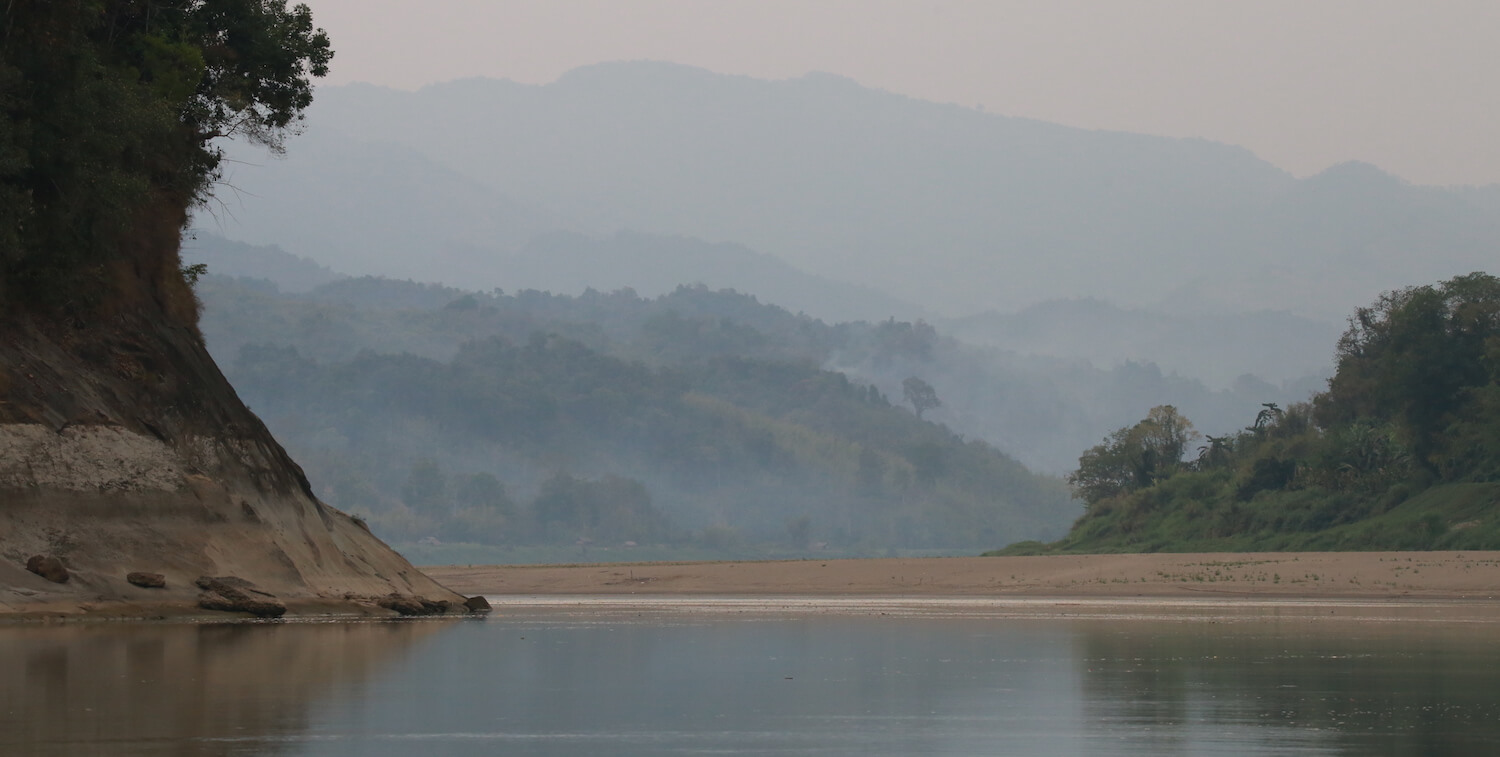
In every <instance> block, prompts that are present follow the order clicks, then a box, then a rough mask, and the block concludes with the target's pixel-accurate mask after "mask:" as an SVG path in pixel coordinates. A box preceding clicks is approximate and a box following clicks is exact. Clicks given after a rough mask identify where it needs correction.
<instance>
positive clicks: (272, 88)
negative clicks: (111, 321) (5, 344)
mask: <svg viewBox="0 0 1500 757" xmlns="http://www.w3.org/2000/svg"><path fill="white" fill-rule="evenodd" d="M3 12H4V16H3V23H0V274H3V276H0V302H3V301H6V300H12V299H16V298H18V297H22V296H24V297H27V298H31V299H41V300H44V301H46V300H51V301H53V302H54V303H55V302H56V301H58V300H63V299H67V300H69V301H76V300H78V299H79V298H80V297H81V296H83V295H85V294H87V293H86V292H83V293H80V290H87V289H88V288H89V285H90V284H93V285H94V288H95V289H97V288H98V285H100V284H103V283H106V282H107V281H108V280H109V277H110V276H111V275H112V272H113V271H116V270H118V269H117V268H114V267H112V265H111V264H112V263H116V262H118V261H119V260H120V259H121V258H127V257H129V258H133V259H132V260H131V262H133V263H134V264H135V265H136V268H137V269H138V270H141V271H142V272H143V274H144V276H145V278H146V279H147V281H148V283H154V282H153V278H156V277H159V276H160V275H170V274H175V273H176V272H177V267H176V249H175V245H164V244H163V242H162V239H161V236H160V235H161V234H162V233H163V232H161V231H160V229H162V228H169V229H170V231H171V232H173V233H177V232H180V229H181V225H182V224H183V223H184V222H185V221H186V210H187V208H188V207H190V206H191V205H192V204H193V203H196V202H202V201H204V200H205V199H206V198H207V197H208V195H209V192H210V189H211V187H212V184H213V182H214V180H215V179H216V178H217V177H218V176H219V164H220V160H221V159H222V150H221V148H220V147H218V145H217V143H216V141H215V140H218V139H219V138H222V137H233V136H239V137H243V138H246V139H249V140H250V141H252V142H255V143H258V144H262V145H265V146H268V147H269V148H271V149H272V150H279V149H281V147H282V144H283V140H284V138H285V137H286V135H287V134H289V133H291V132H293V131H294V130H295V128H296V125H297V123H298V121H299V119H300V118H301V117H302V113H303V111H304V110H305V109H306V108H307V107H308V105H310V104H311V103H312V85H311V80H312V78H315V77H320V76H323V75H325V74H326V73H327V72H328V63H329V61H330V59H331V58H332V56H333V52H332V50H331V48H330V46H329V41H328V36H327V35H326V34H325V33H324V32H323V31H322V30H321V29H316V28H315V27H314V26H313V22H312V13H311V11H310V10H309V9H308V8H307V6H306V5H296V6H292V7H288V6H287V3H286V0H69V1H67V2H59V1H58V0H11V2H8V3H6V4H5V6H4V11H3ZM142 237H149V239H142ZM164 246H169V247H170V248H171V249H169V250H163V247H164ZM155 269H162V270H165V271H166V274H162V273H161V272H160V271H158V270H155Z"/></svg>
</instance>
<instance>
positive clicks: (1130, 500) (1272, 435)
mask: <svg viewBox="0 0 1500 757" xmlns="http://www.w3.org/2000/svg"><path fill="white" fill-rule="evenodd" d="M1337 360H1338V362H1337V373H1336V374H1335V375H1334V377H1333V378H1332V379H1330V380H1329V384H1328V391H1326V392H1323V393H1321V394H1318V395H1316V396H1315V397H1314V398H1313V399H1312V401H1311V402H1308V403H1299V404H1296V405H1293V406H1291V407H1288V408H1286V409H1285V410H1283V409H1282V408H1281V407H1280V406H1279V405H1277V404H1275V403H1266V404H1265V405H1263V409H1262V410H1261V411H1260V412H1259V413H1258V414H1257V415H1256V417H1255V419H1254V422H1253V423H1252V424H1251V425H1250V426H1248V427H1247V428H1245V429H1244V430H1242V431H1240V432H1239V433H1237V434H1235V435H1232V436H1224V437H1208V443H1207V444H1206V445H1204V446H1202V447H1200V448H1199V454H1198V456H1197V459H1196V460H1195V461H1193V462H1192V463H1191V464H1186V465H1177V466H1175V469H1173V470H1166V469H1161V468H1159V467H1153V466H1151V465H1149V464H1148V462H1149V461H1150V460H1152V459H1158V460H1165V459H1170V460H1174V461H1175V460H1177V458H1175V457H1172V456H1171V450H1175V449H1180V447H1178V446H1176V445H1175V444H1173V445H1168V446H1167V448H1166V456H1165V457H1153V456H1151V455H1148V454H1146V453H1145V452H1144V451H1143V450H1145V449H1146V448H1147V447H1148V443H1146V442H1144V441H1141V440H1142V439H1143V438H1146V437H1149V434H1146V433H1143V432H1142V431H1141V429H1142V428H1143V427H1146V424H1148V423H1149V421H1150V419H1148V420H1147V421H1142V422H1141V424H1137V426H1134V427H1130V428H1122V429H1120V430H1118V431H1116V432H1115V433H1114V434H1112V435H1111V436H1110V437H1109V438H1107V439H1106V440H1105V442H1104V443H1103V444H1100V445H1098V446H1096V447H1094V448H1092V449H1090V450H1089V451H1087V452H1085V453H1084V455H1083V456H1082V457H1081V458H1080V459H1079V468H1078V470H1077V471H1075V472H1074V473H1073V474H1072V475H1070V476H1069V483H1071V484H1072V485H1073V486H1074V490H1075V492H1077V494H1078V495H1079V496H1080V497H1081V498H1083V499H1084V500H1085V501H1086V502H1087V503H1088V505H1089V510H1088V512H1087V513H1086V514H1085V516H1084V517H1083V518H1081V519H1080V520H1079V521H1078V523H1076V524H1075V526H1074V528H1073V530H1072V532H1071V533H1070V534H1069V535H1068V536H1067V537H1066V538H1065V539H1063V540H1062V541H1060V542H1057V543H1056V544H1053V545H1047V546H1045V547H1037V546H1036V545H1028V546H1026V547H1024V548H1018V549H1019V550H1021V551H1027V552H1039V551H1040V552H1046V551H1067V550H1074V551H1080V550H1081V551H1121V550H1146V551H1152V550H1197V549H1203V550H1211V549H1252V548H1253V549H1315V548H1317V549H1380V548H1384V549H1397V548H1408V549H1430V548H1465V549H1473V548H1495V547H1497V546H1500V537H1497V534H1500V518H1497V514H1496V511H1495V505H1496V503H1497V502H1500V499H1497V498H1495V496H1494V491H1495V490H1494V489H1493V485H1492V484H1490V483H1488V482H1493V481H1496V480H1497V479H1500V279H1496V278H1494V277H1492V276H1489V275H1486V274H1483V273H1473V274H1469V275H1466V276H1459V277H1456V278H1454V279H1450V280H1448V281H1446V282H1442V283H1439V284H1436V285H1432V286H1422V287H1410V288H1407V289H1402V290H1399V291H1396V292H1389V293H1386V294H1384V295H1382V296H1381V297H1380V298H1379V299H1378V300H1377V301H1376V302H1375V303H1374V304H1373V305H1372V306H1370V307H1368V308H1361V309H1359V310H1358V311H1357V312H1356V313H1355V315H1354V317H1352V318H1351V319H1350V323H1349V329H1348V331H1347V332H1346V333H1345V334H1344V336H1343V338H1342V339H1341V340H1340V341H1339V345H1338V350H1337ZM1158 409H1159V408H1158ZM1154 413H1155V411H1154V410H1153V414H1154ZM1183 427H1185V428H1190V426H1187V425H1185V424H1184V426H1183ZM1485 497H1490V499H1488V500H1485Z"/></svg>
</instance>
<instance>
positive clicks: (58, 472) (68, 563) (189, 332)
mask: <svg viewBox="0 0 1500 757" xmlns="http://www.w3.org/2000/svg"><path fill="white" fill-rule="evenodd" d="M174 257H175V256H174ZM143 299H144V300H145V301H146V303H147V305H144V306H143V305H141V304H139V302H138V304H137V305H136V306H134V307H131V308H129V309H124V310H122V311H120V312H118V313H116V314H114V315H109V316H105V317H103V318H101V319H99V320H96V321H91V322H90V323H88V324H87V326H86V327H85V326H82V325H79V324H73V325H67V324H64V323H62V322H60V321H59V319H56V318H42V317H38V316H35V315H28V314H25V313H19V314H17V313H11V314H5V315H0V615H3V614H7V613H8V614H16V613H36V612H44V613H65V614H84V615H86V614H90V613H105V614H126V615H130V614H143V615H153V614H159V613H161V612H179V611H182V610H183V609H185V608H196V607H197V604H198V600H199V598H200V589H199V587H198V586H195V585H194V581H195V580H197V579H198V578H200V577H203V576H210V577H222V576H236V577H238V578H241V579H244V580H246V581H249V582H251V583H252V584H253V585H254V588H255V589H258V590H260V591H261V592H265V593H269V594H274V595H275V596H276V597H277V598H278V599H280V600H281V601H283V602H284V603H285V604H286V606H287V607H288V608H289V610H290V611H291V612H292V613H293V614H295V613H297V612H298V611H299V610H300V611H308V612H316V611H335V612H360V613H366V614H382V613H384V614H389V613H392V612H393V611H392V610H389V609H381V608H379V607H378V606H377V598H387V599H386V601H385V604H386V605H391V604H392V603H391V602H390V601H389V596H390V595H392V594H396V595H402V596H405V597H409V598H421V599H426V600H428V603H427V608H428V610H433V609H436V608H438V607H440V606H442V604H441V603H448V607H449V609H450V610H452V611H456V612H461V611H463V609H464V608H463V606H462V602H463V597H461V596H459V595H457V594H454V593H453V592H450V591H448V590H447V589H444V588H443V587H441V586H439V585H438V584H436V583H435V582H433V581H432V580H430V579H428V578H427V577H426V576H424V575H422V574H421V572H419V571H417V570H416V569H415V568H413V567H412V566H411V564H410V563H408V562H407V561H406V560H405V559H403V558H402V557H400V556H399V555H397V554H396V553H395V552H394V551H392V550H391V549H390V548H389V547H387V546H386V545H385V544H383V543H382V542H380V541H379V540H378V539H376V538H375V537H374V536H372V535H371V534H370V533H369V532H368V530H366V529H365V528H364V527H363V525H362V524H360V523H358V522H357V521H355V520H354V519H352V518H350V517H349V516H347V515H345V514H343V513H341V512H339V511H337V510H334V509H333V508H331V507H329V506H327V505H325V504H323V503H321V502H319V501H318V500H317V498H316V497H315V496H314V495H313V493H312V491H311V488H310V487H309V486H308V483H307V480H306V478H305V476H304V475H303V473H302V470H301V469H300V468H299V467H298V466H297V465H296V464H295V463H294V462H293V461H292V460H291V459H290V458H289V457H288V456H287V454H286V452H285V451H284V450H283V449H282V447H281V446H280V445H279V444H278V443H277V442H276V440H275V439H273V438H272V437H271V435H270V433H269V432H268V431H267V430H266V428H265V426H264V425H263V424H262V423H261V422H260V420H259V419H258V418H256V417H255V415H254V414H253V413H251V412H250V411H249V410H248V409H247V408H246V407H245V405H244V404H243V403H242V402H240V400H239V398H238V397H237V396H236V394H235V393H234V390H233V389H232V388H231V387H230V386H229V384H228V382H227V381H226V380H225V379H224V377H223V375H222V374H221V373H220V372H219V370H218V368H217V366H215V365H214V363H213V360H212V359H211V358H210V357H209V355H208V353H207V352H206V351H205V350H204V348H203V345H202V340H201V338H199V336H198V335H197V333H196V331H195V330H194V329H193V328H192V327H191V326H186V325H180V324H181V322H182V321H181V319H176V318H171V317H168V316H167V315H166V308H162V307H152V306H149V302H150V300H151V298H150V297H147V298H143ZM35 555H44V556H52V557H56V558H57V559H58V560H60V561H61V562H62V564H63V566H64V567H66V569H67V571H68V572H69V574H70V576H69V579H68V580H67V581H66V582H65V583H55V582H53V581H49V580H47V579H45V578H43V577H42V576H40V575H37V574H35V573H33V572H31V571H28V570H27V568H26V563H27V561H28V559H29V558H31V557H32V556H35ZM136 571H140V572H146V573H156V574H161V575H162V576H164V577H165V583H166V586H165V588H142V587H138V586H135V585H133V584H131V583H130V582H128V581H127V580H126V575H127V574H129V573H131V572H136ZM434 603H439V604H434ZM418 606H420V604H419V605H418ZM406 607H408V608H409V607H411V604H410V603H408V604H407V605H406ZM194 611H195V612H196V610H194Z"/></svg>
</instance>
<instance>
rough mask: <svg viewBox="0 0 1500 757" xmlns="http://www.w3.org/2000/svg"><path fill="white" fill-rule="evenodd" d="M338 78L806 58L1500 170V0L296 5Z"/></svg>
mask: <svg viewBox="0 0 1500 757" xmlns="http://www.w3.org/2000/svg"><path fill="white" fill-rule="evenodd" d="M306 2H308V4H309V5H311V6H312V8H313V14H314V17H315V18H316V20H317V23H318V24H319V25H320V26H322V27H324V28H326V29H327V30H328V31H329V34H330V35H331V36H332V38H333V43H334V48H335V50H336V51H337V56H336V57H335V59H334V68H333V74H332V76H330V77H329V81H331V82H334V83H343V82H351V81H366V82H374V83H377V84H385V85H389V86H393V87H400V88H405V89H412V88H416V87H419V86H421V85H423V84H429V83H433V82H438V81H447V80H450V79H456V78H461V77H467V76H489V77H496V78H506V79H512V80H515V81H519V82H527V83H535V84H540V83H546V82H550V81H553V80H554V79H556V78H557V77H558V75H560V74H562V73H563V72H565V71H567V70H569V69H572V68H576V67H578V66H582V65H586V64H589V63H597V62H601V61H613V60H642V59H648V60H665V61H674V62H678V63H686V64H691V65H695V66H700V67H703V68H707V69H710V70H713V71H719V72H723V73H733V74H747V75H750V76H755V77H758V78H767V79H781V78H788V77H795V76H800V75H802V74H804V73H807V72H809V71H826V72H830V73H836V74H842V75H844V76H848V77H850V78H853V79H855V80H857V81H859V82H860V83H862V84H864V85H866V86H871V87H878V88H882V89H888V90H891V91H893V92H899V93H901V94H906V95H911V96H913V97H919V98H923V99H929V100H937V101H940V102H955V103H961V104H964V105H971V106H978V105H983V106H984V108H985V109H986V110H988V111H990V112H994V113H1003V114H1006V115H1016V116H1026V117H1031V118H1038V119H1042V120H1045V121H1055V122H1058V123H1064V124H1070V125H1074V126H1082V127H1088V128H1100V129H1119V130H1125V131H1137V132H1144V133H1149V134H1163V135H1170V136H1192V137H1206V138H1209V139H1213V140H1217V141H1222V142H1229V143H1232V144H1238V145H1244V146H1246V147H1249V148H1250V149H1252V150H1254V151H1255V152H1256V153H1257V154H1259V155H1260V156H1261V157H1263V158H1265V159H1267V160H1269V161H1271V162H1273V163H1275V164H1277V165H1279V166H1281V167H1283V168H1285V169H1287V170H1288V171H1291V172H1292V173H1294V174H1297V175H1299V176H1305V175H1308V174H1312V173H1316V172H1318V171H1320V170H1322V169H1324V168H1326V167H1328V166H1329V165H1331V164H1334V163H1338V162H1341V161H1344V160H1351V159H1358V160H1366V161H1369V162H1372V163H1375V164H1377V165H1379V166H1381V167H1382V168H1385V169H1386V170H1388V171H1391V172H1393V173H1396V174H1399V175H1401V176H1404V177H1406V178H1408V179H1410V180H1412V181H1414V182H1417V183H1422V184H1487V183H1497V182H1500V128H1497V124H1500V0H1425V1H1419V0H1033V1H1027V2H1020V1H1011V0H951V1H945V0H905V1H902V0H527V1H524V2H516V1H513V0H306Z"/></svg>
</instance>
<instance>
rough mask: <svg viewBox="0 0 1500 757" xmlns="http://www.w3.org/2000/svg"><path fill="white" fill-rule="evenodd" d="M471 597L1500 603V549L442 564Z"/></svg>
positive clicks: (438, 572) (439, 574)
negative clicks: (1251, 600) (1148, 599)
mask: <svg viewBox="0 0 1500 757" xmlns="http://www.w3.org/2000/svg"><path fill="white" fill-rule="evenodd" d="M423 571H424V572H425V573H427V574H428V575H429V576H431V577H433V578H434V579H436V580H437V581H438V582H440V583H442V584H444V585H446V586H448V587H449V588H450V589H453V590H454V591H457V592H459V593H462V594H465V595H472V594H484V595H486V596H491V597H502V598H503V597H522V596H557V595H572V596H578V595H592V596H600V595H607V596H626V595H637V596H676V597H687V596H703V597H707V596H713V597H729V598H733V597H830V598H833V597H851V598H859V597H908V598H924V597H925V598H936V597H954V598H976V597H1013V598H1069V597H1073V598H1097V599H1109V598H1121V599H1124V598H1154V599H1176V600H1182V599H1188V598H1202V599H1233V598H1242V599H1260V600H1270V599H1285V600H1308V599H1346V600H1398V599H1406V600H1444V601H1462V600H1468V601H1471V602H1480V603H1490V602H1495V601H1496V600H1497V598H1500V552H1303V553H1239V554H1224V553H1219V554H1149V555H1067V556H1048V557H951V558H921V559H900V558H895V559H873V560H798V561H778V562H709V563H638V564H597V565H564V566H558V565H521V566H505V565H487V566H443V567H428V568H423Z"/></svg>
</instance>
